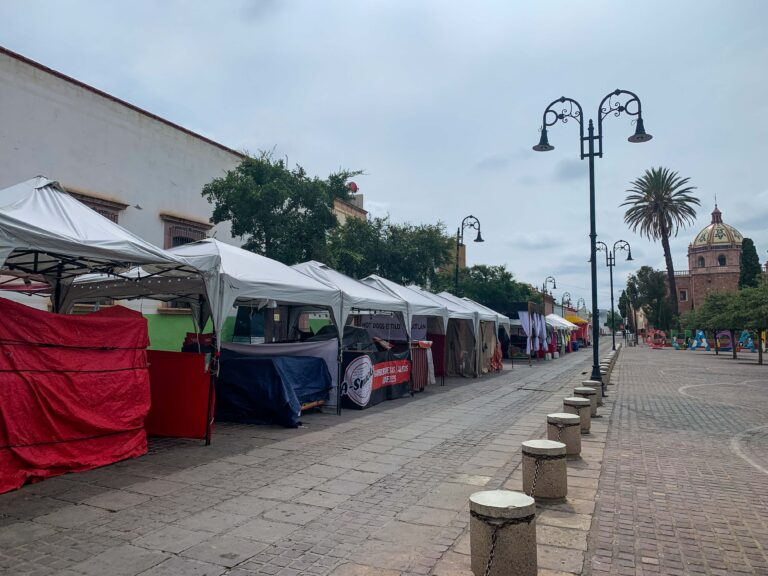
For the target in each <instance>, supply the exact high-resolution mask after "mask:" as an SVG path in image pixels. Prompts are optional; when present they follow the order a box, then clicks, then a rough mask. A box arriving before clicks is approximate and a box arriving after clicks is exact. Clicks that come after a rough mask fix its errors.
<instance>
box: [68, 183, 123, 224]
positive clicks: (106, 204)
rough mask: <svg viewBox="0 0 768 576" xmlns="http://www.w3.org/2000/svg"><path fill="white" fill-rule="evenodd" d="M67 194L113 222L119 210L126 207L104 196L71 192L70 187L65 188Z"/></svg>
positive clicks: (117, 216) (115, 220)
mask: <svg viewBox="0 0 768 576" xmlns="http://www.w3.org/2000/svg"><path fill="white" fill-rule="evenodd" d="M67 192H69V195H70V196H72V197H73V198H74V199H75V200H78V201H80V202H82V203H83V204H85V205H86V206H88V208H90V209H91V210H94V211H95V212H98V213H99V214H101V215H102V216H104V218H107V219H108V220H111V221H112V222H114V223H115V224H117V223H118V219H119V217H120V212H122V211H123V210H125V209H126V208H128V204H123V203H122V202H115V201H114V200H107V199H106V198H98V197H96V196H89V195H88V194H82V193H80V192H73V191H72V190H71V189H67Z"/></svg>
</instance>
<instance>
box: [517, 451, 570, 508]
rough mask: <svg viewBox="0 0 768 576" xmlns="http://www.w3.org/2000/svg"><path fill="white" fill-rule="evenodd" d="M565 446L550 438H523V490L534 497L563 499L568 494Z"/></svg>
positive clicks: (539, 498)
mask: <svg viewBox="0 0 768 576" xmlns="http://www.w3.org/2000/svg"><path fill="white" fill-rule="evenodd" d="M565 451H566V447H565V444H564V443H563V442H556V441H554V440H527V441H525V442H523V492H525V493H526V494H528V495H529V496H530V497H531V498H534V499H538V500H563V499H564V498H565V497H566V496H567V495H568V469H567V468H566V466H565Z"/></svg>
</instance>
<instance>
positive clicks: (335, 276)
mask: <svg viewBox="0 0 768 576" xmlns="http://www.w3.org/2000/svg"><path fill="white" fill-rule="evenodd" d="M292 268H293V269H294V270H297V271H298V272H301V273H302V274H304V275H305V276H307V277H309V278H311V279H313V280H316V281H318V282H320V283H322V284H324V285H326V286H328V287H329V288H333V289H334V290H337V291H339V293H340V298H341V302H340V306H339V310H340V312H339V317H338V318H339V321H338V326H339V333H340V334H341V333H342V332H343V327H344V326H346V324H347V318H349V316H350V314H351V313H352V310H359V311H372V312H394V313H399V314H401V315H402V317H403V320H405V318H406V317H407V315H408V305H407V304H406V302H405V300H403V299H402V298H400V297H396V296H392V295H390V294H388V293H386V292H383V291H381V290H378V289H376V288H373V287H372V286H369V285H368V284H363V283H362V282H360V281H358V280H355V279H354V278H350V277H349V276H346V275H344V274H342V273H341V272H337V271H336V270H334V269H333V268H331V267H330V266H326V265H325V264H323V263H321V262H316V261H314V260H310V261H309V262H303V263H301V264H294V265H293V266H292ZM406 329H407V330H408V332H409V334H410V323H408V324H406Z"/></svg>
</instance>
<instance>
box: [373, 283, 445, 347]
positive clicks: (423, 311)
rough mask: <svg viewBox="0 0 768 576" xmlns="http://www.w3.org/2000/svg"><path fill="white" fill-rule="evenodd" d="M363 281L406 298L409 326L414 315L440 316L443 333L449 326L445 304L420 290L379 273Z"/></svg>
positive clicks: (392, 294)
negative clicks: (383, 276)
mask: <svg viewBox="0 0 768 576" xmlns="http://www.w3.org/2000/svg"><path fill="white" fill-rule="evenodd" d="M361 282H363V283H364V284H367V285H369V286H372V287H373V288H376V289H377V290H381V291H382V292H386V293H387V294H389V295H390V296H393V297H395V298H400V299H401V300H404V301H405V303H406V305H407V306H408V317H407V319H406V324H407V325H408V326H411V324H412V322H413V317H414V316H436V317H438V318H440V321H441V322H442V326H443V334H445V331H446V329H447V328H448V316H449V312H448V308H447V306H446V305H445V304H441V303H439V302H436V301H435V300H432V299H431V298H428V297H427V296H425V295H424V294H423V293H421V292H420V291H416V290H413V289H412V288H407V287H405V286H402V285H400V284H398V283H397V282H392V280H387V279H386V278H382V277H381V276H378V275H377V274H371V275H370V276H367V277H365V278H363V279H362V280H361Z"/></svg>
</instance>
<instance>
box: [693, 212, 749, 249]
mask: <svg viewBox="0 0 768 576" xmlns="http://www.w3.org/2000/svg"><path fill="white" fill-rule="evenodd" d="M743 239H744V237H743V236H742V235H741V233H740V232H739V231H738V230H736V228H734V227H733V226H730V225H728V224H726V223H724V222H723V213H722V212H720V209H719V208H718V207H717V204H715V209H714V210H713V211H712V222H711V223H710V224H709V225H708V226H707V227H706V228H704V229H703V230H701V231H700V232H699V233H698V234H696V236H695V238H694V239H693V242H692V243H691V248H694V249H695V248H703V247H714V246H725V245H729V244H730V245H733V246H741V241H742V240H743Z"/></svg>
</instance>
